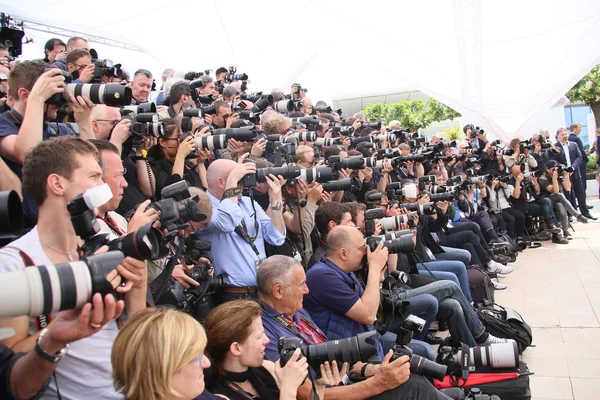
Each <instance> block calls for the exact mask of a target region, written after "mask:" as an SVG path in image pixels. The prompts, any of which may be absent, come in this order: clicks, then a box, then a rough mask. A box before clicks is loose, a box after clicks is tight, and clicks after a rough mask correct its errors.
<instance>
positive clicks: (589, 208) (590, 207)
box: [585, 205, 594, 210]
mask: <svg viewBox="0 0 600 400" xmlns="http://www.w3.org/2000/svg"><path fill="white" fill-rule="evenodd" d="M585 208H587V209H588V210H591V209H592V208H594V206H587V205H586V206H585Z"/></svg>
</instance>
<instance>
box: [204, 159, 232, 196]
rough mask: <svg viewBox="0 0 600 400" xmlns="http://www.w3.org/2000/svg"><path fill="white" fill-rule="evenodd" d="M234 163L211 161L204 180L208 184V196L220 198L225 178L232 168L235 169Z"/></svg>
mask: <svg viewBox="0 0 600 400" xmlns="http://www.w3.org/2000/svg"><path fill="white" fill-rule="evenodd" d="M235 165H236V162H235V161H232V160H224V159H219V160H215V161H213V162H212V163H211V164H210V165H209V166H208V170H207V171H206V180H207V183H208V191H209V192H210V194H212V195H213V196H215V197H217V198H221V195H222V194H223V191H224V190H225V189H226V188H225V183H226V182H227V177H228V176H229V173H230V172H231V170H233V168H235Z"/></svg>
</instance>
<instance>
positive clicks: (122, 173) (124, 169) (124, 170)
mask: <svg viewBox="0 0 600 400" xmlns="http://www.w3.org/2000/svg"><path fill="white" fill-rule="evenodd" d="M126 173H127V168H125V167H123V172H121V173H120V174H117V175H115V178H119V177H121V176H125V174H126Z"/></svg>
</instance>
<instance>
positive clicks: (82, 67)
mask: <svg viewBox="0 0 600 400" xmlns="http://www.w3.org/2000/svg"><path fill="white" fill-rule="evenodd" d="M73 65H74V66H76V67H77V69H78V70H79V71H81V70H82V69H84V68H85V67H87V65H79V64H75V63H73Z"/></svg>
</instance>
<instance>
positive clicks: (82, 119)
mask: <svg viewBox="0 0 600 400" xmlns="http://www.w3.org/2000/svg"><path fill="white" fill-rule="evenodd" d="M48 67H49V65H48V64H46V63H44V62H42V61H24V62H21V63H18V64H16V65H15V67H14V68H13V69H12V71H11V73H10V76H9V77H8V84H9V92H10V94H11V96H12V98H13V99H14V105H13V108H12V109H11V110H8V111H6V112H4V113H2V114H0V156H2V158H3V159H4V161H6V164H7V165H8V166H9V168H10V169H11V170H12V171H13V172H14V173H15V174H16V175H17V176H18V177H19V179H21V178H22V175H21V168H22V164H23V159H24V158H25V153H26V152H27V151H28V150H30V149H32V148H33V147H35V145H37V144H38V143H39V142H41V141H43V140H46V139H49V138H51V137H55V136H75V132H73V130H71V129H70V128H69V127H68V126H67V125H65V124H60V123H55V122H49V121H52V120H56V118H57V111H58V108H57V107H56V106H54V105H49V104H46V103H45V102H46V100H48V99H49V98H50V97H51V96H53V95H54V94H58V93H59V94H62V93H63V92H64V90H65V82H64V78H63V76H62V75H61V74H60V70H58V69H52V70H50V71H48V72H44V70H45V69H46V68H48ZM71 105H72V107H73V112H74V115H75V120H76V121H77V123H78V125H79V129H80V133H79V136H80V137H81V138H82V139H86V140H87V139H93V138H94V132H93V129H92V122H91V118H90V115H91V112H92V108H93V107H94V105H93V104H92V103H91V102H90V100H89V99H84V98H83V97H78V98H77V99H72V102H71ZM17 133H18V135H17ZM23 211H24V213H25V215H26V216H27V217H28V218H29V219H33V220H34V219H35V218H36V217H37V207H36V206H35V204H34V203H33V201H32V200H31V198H30V197H29V196H28V195H27V193H23ZM34 224H35V223H34Z"/></svg>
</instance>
